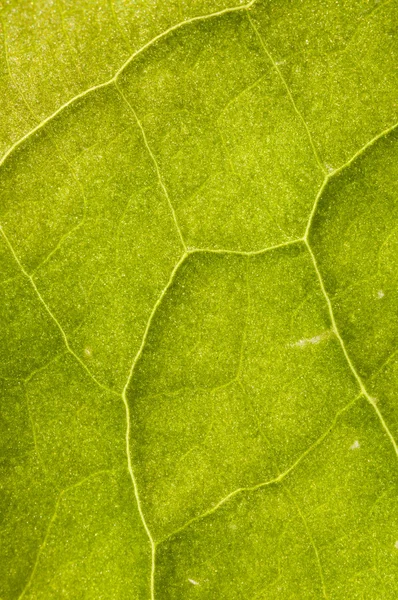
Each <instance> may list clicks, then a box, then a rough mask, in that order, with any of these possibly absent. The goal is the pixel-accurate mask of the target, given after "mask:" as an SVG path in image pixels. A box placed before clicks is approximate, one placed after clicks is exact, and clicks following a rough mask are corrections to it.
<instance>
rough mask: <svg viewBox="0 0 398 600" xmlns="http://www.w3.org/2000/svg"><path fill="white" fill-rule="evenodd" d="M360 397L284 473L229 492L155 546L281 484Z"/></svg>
mask: <svg viewBox="0 0 398 600" xmlns="http://www.w3.org/2000/svg"><path fill="white" fill-rule="evenodd" d="M361 397H362V392H361V393H360V394H358V396H356V397H355V398H354V399H353V400H351V401H350V402H349V403H348V404H347V405H346V406H345V407H343V408H342V409H341V410H339V411H338V412H337V413H336V415H335V417H334V419H333V421H332V423H331V424H330V426H329V427H328V429H327V430H326V431H325V432H324V433H323V434H322V435H321V436H320V437H319V438H318V439H317V440H316V441H315V442H314V443H313V444H311V446H309V447H308V448H307V449H306V450H305V451H304V452H303V453H302V454H301V455H300V456H299V457H298V458H297V459H296V460H295V462H294V463H293V464H291V465H290V467H288V468H287V469H286V470H285V471H283V472H282V473H280V474H279V475H278V476H277V477H275V478H273V479H269V480H267V481H263V482H261V483H258V484H257V485H254V486H251V487H241V488H237V489H236V490H233V491H232V492H230V493H229V494H227V495H226V496H225V497H224V498H222V499H221V500H219V502H217V504H215V505H214V506H212V507H211V508H210V509H208V510H206V511H205V512H203V513H201V514H199V515H197V516H196V517H193V518H192V519H190V520H189V521H187V522H186V523H184V524H183V525H182V526H181V527H179V528H178V529H176V530H175V531H172V532H171V533H169V534H168V535H167V536H165V537H164V538H163V539H161V540H160V541H159V542H158V544H157V545H160V544H163V543H164V542H167V541H168V540H170V539H171V538H173V537H175V536H177V535H178V534H180V533H181V532H183V531H184V530H185V529H187V528H188V527H190V526H191V525H193V524H194V523H196V522H198V521H201V520H203V519H205V518H207V517H209V516H210V515H213V514H214V513H215V512H217V511H218V509H219V508H221V507H222V506H223V505H224V504H226V503H227V502H228V501H229V500H232V499H233V498H234V497H235V496H237V495H239V494H243V493H250V492H255V491H257V490H259V489H261V488H264V487H268V486H271V485H276V484H279V483H281V482H282V481H283V480H284V479H285V478H286V477H287V476H288V475H290V473H292V472H293V471H294V470H295V469H296V468H297V467H298V466H299V464H300V463H301V462H302V461H303V460H304V459H305V458H306V457H307V456H308V455H309V454H311V453H312V452H313V451H314V450H315V448H316V447H317V446H319V445H320V444H321V443H322V442H323V441H324V439H325V438H326V437H327V436H328V435H329V434H330V433H331V431H332V430H333V429H334V427H335V426H336V424H337V421H338V420H339V418H340V417H341V416H342V415H343V414H344V413H345V412H346V411H348V410H349V409H350V408H351V406H352V405H353V404H355V402H357V401H358V400H359V398H361Z"/></svg>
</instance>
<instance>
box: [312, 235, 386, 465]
mask: <svg viewBox="0 0 398 600" xmlns="http://www.w3.org/2000/svg"><path fill="white" fill-rule="evenodd" d="M305 243H306V245H307V248H308V251H309V253H310V256H311V259H312V262H313V264H314V269H315V272H316V274H317V277H318V281H319V285H320V288H321V290H322V293H323V295H324V297H325V300H326V303H327V306H328V309H329V316H330V320H331V322H332V328H333V331H334V333H335V335H336V337H337V339H338V340H339V343H340V346H341V349H342V351H343V353H344V356H345V359H346V361H347V363H348V365H349V367H350V369H351V371H352V374H353V375H354V377H355V379H356V381H357V383H358V385H359V388H360V390H361V392H362V395H363V396H364V397H365V398H366V399H367V400H368V402H369V403H370V404H371V406H373V408H374V410H375V412H376V414H377V416H378V418H379V419H380V422H381V425H382V427H383V429H384V431H385V433H386V434H387V436H388V438H389V440H390V442H391V444H392V446H393V448H394V450H395V454H396V455H397V456H398V447H397V443H396V441H395V439H394V437H393V435H392V433H391V431H390V430H389V428H388V426H387V423H386V422H385V420H384V417H383V415H382V414H381V412H380V409H379V407H378V406H377V403H376V400H375V399H374V398H372V396H371V395H370V394H369V392H368V391H367V389H366V387H365V384H364V383H363V381H362V379H361V377H360V375H359V373H358V372H357V370H356V368H355V367H354V364H353V363H352V361H351V358H350V356H349V354H348V351H347V349H346V347H345V344H344V341H343V338H342V337H341V335H340V332H339V330H338V328H337V323H336V320H335V318H334V313H333V307H332V302H331V300H330V298H329V295H328V293H327V291H326V288H325V285H324V283H323V279H322V276H321V273H320V271H319V268H318V264H317V262H316V258H315V255H314V253H313V251H312V248H311V246H310V244H309V242H308V240H307V239H305Z"/></svg>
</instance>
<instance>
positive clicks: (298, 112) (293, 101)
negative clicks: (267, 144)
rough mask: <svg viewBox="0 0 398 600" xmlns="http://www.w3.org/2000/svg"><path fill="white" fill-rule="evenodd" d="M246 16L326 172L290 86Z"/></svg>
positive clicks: (320, 166)
mask: <svg viewBox="0 0 398 600" xmlns="http://www.w3.org/2000/svg"><path fill="white" fill-rule="evenodd" d="M247 18H248V19H249V22H250V25H251V27H252V29H253V31H254V33H255V34H256V37H257V39H258V40H259V42H260V44H261V47H262V48H263V50H264V52H265V54H266V55H267V58H268V59H269V60H270V61H271V63H272V65H273V67H274V69H275V71H276V72H277V74H278V77H279V79H280V81H281V83H282V85H283V87H284V88H285V90H286V93H287V95H288V96H289V100H290V102H291V104H292V106H293V109H294V111H295V113H296V114H297V116H298V117H299V119H300V121H301V122H302V124H303V126H304V129H305V131H306V133H307V137H308V141H309V143H310V146H311V148H312V151H313V153H314V156H315V160H316V162H317V163H318V166H319V168H320V170H321V171H322V172H323V173H327V170H326V167H325V166H324V165H323V164H322V162H321V160H320V158H319V155H318V151H317V149H316V148H315V144H314V140H313V139H312V135H311V132H310V130H309V128H308V125H307V123H306V121H305V119H304V117H303V115H302V114H301V112H300V111H299V109H298V107H297V104H296V102H295V100H294V98H293V95H292V92H291V91H290V88H289V86H288V85H287V83H286V79H285V78H284V77H283V75H282V71H281V70H280V68H279V67H278V65H277V63H276V62H275V61H274V59H273V57H272V56H271V54H270V52H269V50H268V48H267V46H266V45H265V42H264V39H263V37H262V36H261V35H260V32H259V31H258V29H257V27H256V25H255V23H254V21H253V19H252V18H251V16H250V14H249V12H247Z"/></svg>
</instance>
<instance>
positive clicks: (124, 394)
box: [122, 253, 188, 600]
mask: <svg viewBox="0 0 398 600" xmlns="http://www.w3.org/2000/svg"><path fill="white" fill-rule="evenodd" d="M187 256H188V255H187V253H184V254H183V255H182V257H181V258H180V260H179V261H178V262H177V264H176V265H175V267H174V269H173V271H172V272H171V275H170V278H169V280H168V282H167V284H166V286H165V287H164V288H163V290H162V292H161V293H160V295H159V298H158V299H157V301H156V303H155V305H154V307H153V309H152V312H151V314H150V316H149V319H148V322H147V324H146V327H145V331H144V335H143V337H142V341H141V345H140V347H139V349H138V352H137V354H136V355H135V358H134V360H133V363H132V365H131V369H130V372H129V375H128V378H127V381H126V385H125V386H124V388H123V392H122V398H123V403H124V406H125V410H126V454H127V466H128V471H129V474H130V477H131V481H132V484H133V489H134V496H135V499H136V503H137V508H138V512H139V515H140V518H141V521H142V524H143V526H144V529H145V532H146V534H147V536H148V539H149V542H150V545H151V580H150V589H151V600H154V597H155V596H154V595H155V558H156V544H155V541H154V539H153V537H152V534H151V532H150V530H149V527H148V524H147V522H146V519H145V515H144V512H143V510H142V505H141V500H140V495H139V491H138V485H137V479H136V477H135V474H134V468H133V462H132V460H131V449H130V429H131V417H130V408H129V402H128V398H127V391H128V388H129V386H130V383H131V380H132V378H133V375H134V371H135V368H136V365H137V363H138V361H139V359H140V356H141V355H142V352H143V349H144V346H145V343H146V340H147V338H148V333H149V330H150V327H151V324H152V322H153V319H154V316H155V314H156V312H157V310H158V308H159V306H160V304H161V303H162V300H163V298H164V297H165V295H166V293H167V291H168V290H169V289H170V287H171V286H172V284H173V282H174V279H175V276H176V273H177V271H178V270H179V268H180V267H181V265H182V263H183V262H184V261H185V259H186V257H187Z"/></svg>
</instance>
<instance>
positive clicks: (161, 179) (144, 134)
mask: <svg viewBox="0 0 398 600" xmlns="http://www.w3.org/2000/svg"><path fill="white" fill-rule="evenodd" d="M115 86H116V89H117V90H118V92H119V94H120V96H121V97H122V99H123V100H124V102H125V103H126V104H127V106H128V108H129V110H130V111H131V112H132V114H133V115H134V119H135V120H136V122H137V125H138V127H139V128H140V131H141V134H142V137H143V140H144V144H145V147H146V149H147V150H148V154H149V156H150V157H151V160H152V162H153V164H154V167H155V170H156V174H157V176H158V180H159V184H160V187H161V188H162V191H163V193H164V195H165V197H166V200H167V202H168V205H169V207H170V212H171V215H172V217H173V221H174V224H175V226H176V229H177V232H178V235H179V238H180V241H181V244H182V247H183V248H184V250H185V251H186V249H187V246H186V244H185V241H184V238H183V236H182V232H181V228H180V226H179V224H178V221H177V217H176V213H175V210H174V207H173V205H172V203H171V200H170V196H169V193H168V191H167V188H166V186H165V183H164V181H163V177H162V174H161V172H160V168H159V165H158V162H157V160H156V157H155V155H154V153H153V152H152V150H151V147H150V145H149V142H148V138H147V136H146V133H145V130H144V127H143V125H142V122H141V121H140V119H139V118H138V115H137V113H136V111H135V110H134V108H133V105H132V104H131V102H130V101H129V100H128V99H127V98H126V96H125V94H124V93H123V90H122V89H121V88H120V86H119V85H118V83H117V82H116V81H115Z"/></svg>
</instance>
